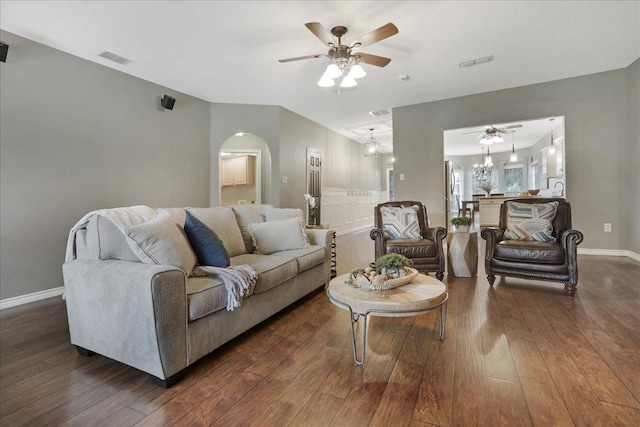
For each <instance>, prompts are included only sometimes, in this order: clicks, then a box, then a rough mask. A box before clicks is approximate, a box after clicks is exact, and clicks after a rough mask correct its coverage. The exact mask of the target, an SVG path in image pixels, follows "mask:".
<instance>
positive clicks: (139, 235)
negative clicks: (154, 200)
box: [125, 218, 198, 276]
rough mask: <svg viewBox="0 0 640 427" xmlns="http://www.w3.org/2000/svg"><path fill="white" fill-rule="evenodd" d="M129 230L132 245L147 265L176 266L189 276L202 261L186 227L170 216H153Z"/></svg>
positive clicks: (132, 248) (127, 230)
mask: <svg viewBox="0 0 640 427" xmlns="http://www.w3.org/2000/svg"><path fill="white" fill-rule="evenodd" d="M125 232H126V234H127V236H128V237H129V239H127V242H128V243H129V247H130V248H131V250H132V251H133V252H134V253H135V254H136V255H137V256H138V258H140V261H142V262H144V263H145V264H159V265H173V266H176V267H179V268H181V269H182V270H183V271H184V272H185V273H186V274H187V276H188V275H190V274H191V270H193V267H194V266H195V265H196V262H197V261H198V260H197V258H196V254H195V253H194V252H193V249H191V246H190V245H189V241H188V240H187V236H186V235H185V233H184V230H183V229H182V227H180V226H179V225H178V224H176V223H175V222H174V221H173V220H171V219H170V218H153V219H151V220H149V221H147V222H143V223H141V224H136V225H132V226H129V227H127V228H126V230H125Z"/></svg>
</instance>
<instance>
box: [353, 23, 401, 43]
mask: <svg viewBox="0 0 640 427" xmlns="http://www.w3.org/2000/svg"><path fill="white" fill-rule="evenodd" d="M395 34H398V27H396V26H395V25H393V24H392V23H391V22H389V23H388V24H385V25H383V26H382V27H380V28H376V29H375V30H373V31H371V32H370V33H367V34H365V35H363V36H360V37H359V38H357V39H356V41H355V43H354V48H355V47H358V48H361V47H365V46H369V45H372V44H374V43H377V42H379V41H380V40H384V39H386V38H387V37H391V36H393V35H395ZM358 43H359V44H358ZM356 44H357V46H355V45H356Z"/></svg>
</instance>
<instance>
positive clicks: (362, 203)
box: [321, 188, 387, 236]
mask: <svg viewBox="0 0 640 427" xmlns="http://www.w3.org/2000/svg"><path fill="white" fill-rule="evenodd" d="M386 199H387V192H386V191H375V190H357V189H351V188H323V189H322V202H321V209H322V214H321V215H322V220H321V222H322V223H323V224H326V223H328V224H329V228H331V229H332V230H335V232H336V234H337V235H338V236H339V235H342V234H347V233H351V232H353V231H357V230H361V229H363V228H368V227H372V226H373V210H374V208H375V207H376V205H378V204H379V203H381V202H384V201H386Z"/></svg>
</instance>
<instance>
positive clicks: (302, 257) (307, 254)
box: [271, 245, 326, 273]
mask: <svg viewBox="0 0 640 427" xmlns="http://www.w3.org/2000/svg"><path fill="white" fill-rule="evenodd" d="M271 256H277V257H284V258H289V259H295V260H296V263H297V264H298V273H302V272H303V271H305V270H308V269H310V268H312V267H315V266H316V265H319V264H322V263H323V262H325V260H326V255H325V251H324V246H319V245H312V246H309V247H308V248H304V249H294V250H291V251H282V252H275V253H273V254H271Z"/></svg>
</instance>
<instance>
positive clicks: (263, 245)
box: [248, 217, 309, 255]
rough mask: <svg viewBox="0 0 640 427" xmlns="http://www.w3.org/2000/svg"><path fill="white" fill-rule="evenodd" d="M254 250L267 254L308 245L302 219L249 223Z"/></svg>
mask: <svg viewBox="0 0 640 427" xmlns="http://www.w3.org/2000/svg"><path fill="white" fill-rule="evenodd" d="M248 228H249V232H250V233H251V235H252V236H253V244H254V246H255V247H256V252H257V253H260V254H264V255H268V254H270V253H273V252H280V251H289V250H293V249H303V248H308V247H309V239H307V231H306V229H305V226H304V220H303V219H302V218H300V217H296V218H290V219H282V220H279V221H270V222H259V223H252V224H249V227H248Z"/></svg>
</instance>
